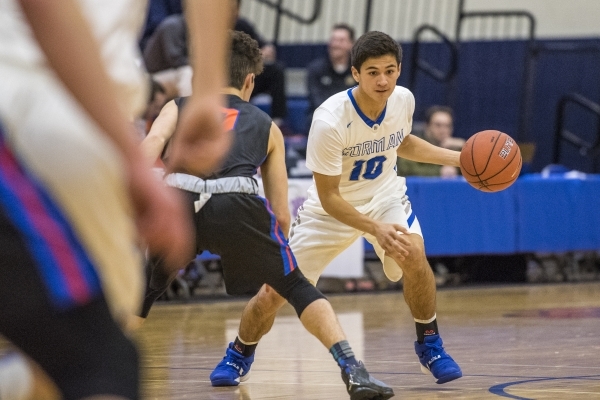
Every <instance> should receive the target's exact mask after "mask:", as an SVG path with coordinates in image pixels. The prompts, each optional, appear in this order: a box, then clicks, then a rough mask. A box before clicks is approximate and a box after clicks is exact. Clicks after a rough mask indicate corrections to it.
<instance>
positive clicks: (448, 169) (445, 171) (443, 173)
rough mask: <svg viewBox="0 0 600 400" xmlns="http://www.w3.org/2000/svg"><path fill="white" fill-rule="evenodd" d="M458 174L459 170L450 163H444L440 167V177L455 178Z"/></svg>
mask: <svg viewBox="0 0 600 400" xmlns="http://www.w3.org/2000/svg"><path fill="white" fill-rule="evenodd" d="M456 176H458V171H457V169H456V167H452V166H450V165H442V168H440V177H442V178H454V177H456Z"/></svg>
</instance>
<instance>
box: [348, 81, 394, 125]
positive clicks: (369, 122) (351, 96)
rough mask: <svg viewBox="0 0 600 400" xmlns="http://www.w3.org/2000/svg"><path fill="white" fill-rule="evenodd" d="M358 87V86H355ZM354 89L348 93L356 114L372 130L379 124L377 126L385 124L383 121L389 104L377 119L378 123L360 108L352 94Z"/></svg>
mask: <svg viewBox="0 0 600 400" xmlns="http://www.w3.org/2000/svg"><path fill="white" fill-rule="evenodd" d="M354 87H356V86H354ZM354 87H352V88H350V89H348V91H347V93H348V97H350V101H351V102H352V105H353V106H354V109H355V110H356V113H357V114H358V116H359V117H360V118H361V119H362V120H363V121H365V124H367V125H368V126H369V128H372V127H373V125H375V124H377V125H381V123H382V122H383V119H384V118H385V110H387V102H386V103H385V107H384V108H383V111H382V112H381V114H379V117H378V118H377V121H373V120H372V119H371V118H369V117H367V116H366V115H365V114H364V113H363V112H362V110H361V109H360V108H359V107H358V103H356V99H355V98H354V95H353V94H352V89H354Z"/></svg>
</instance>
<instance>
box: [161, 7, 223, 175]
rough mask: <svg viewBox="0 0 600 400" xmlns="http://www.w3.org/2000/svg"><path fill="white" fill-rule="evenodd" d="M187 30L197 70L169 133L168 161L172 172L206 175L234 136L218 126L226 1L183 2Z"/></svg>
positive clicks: (220, 157)
mask: <svg viewBox="0 0 600 400" xmlns="http://www.w3.org/2000/svg"><path fill="white" fill-rule="evenodd" d="M185 5H186V7H185V9H186V18H187V26H188V30H189V34H190V38H189V39H190V40H189V43H190V45H191V46H190V60H191V64H192V68H193V69H194V71H195V73H194V76H193V78H192V96H191V97H190V99H189V100H188V102H187V104H186V107H185V110H183V112H182V113H181V118H180V120H179V124H178V128H177V135H175V136H174V137H173V140H172V144H171V146H172V147H171V153H170V156H169V159H170V160H169V167H170V169H171V171H172V172H186V173H190V174H193V175H197V176H206V175H209V174H210V173H212V172H214V170H215V169H216V168H218V166H219V163H220V162H221V160H222V159H223V158H224V157H225V155H226V154H227V152H228V150H229V146H230V145H231V142H232V135H231V132H224V131H223V126H222V123H221V122H222V111H221V108H222V106H223V103H224V102H223V96H222V95H221V93H220V91H221V88H223V87H225V73H226V71H227V70H228V68H227V67H226V64H225V59H226V54H227V53H228V51H229V45H228V36H227V27H228V26H229V24H230V18H231V12H230V2H229V1H214V0H188V1H187V2H186V3H185Z"/></svg>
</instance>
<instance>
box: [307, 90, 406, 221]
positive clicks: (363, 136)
mask: <svg viewBox="0 0 600 400" xmlns="http://www.w3.org/2000/svg"><path fill="white" fill-rule="evenodd" d="M414 109H415V99H414V96H413V94H412V93H411V92H410V91H409V90H408V89H406V88H404V87H401V86H396V88H395V89H394V92H393V93H392V95H391V96H390V97H389V99H388V101H387V104H386V107H385V108H384V110H383V112H382V113H381V115H380V116H379V118H378V119H377V120H376V121H373V120H371V119H369V118H368V117H367V116H366V115H365V114H364V113H363V112H362V111H361V110H360V109H359V107H358V104H357V103H356V100H355V99H354V96H353V94H352V89H348V90H347V91H343V92H340V93H337V94H335V95H333V96H331V97H330V98H329V99H327V100H326V101H325V102H324V103H323V104H322V105H321V106H320V107H319V108H317V110H316V111H315V113H314V116H313V121H312V125H311V129H310V134H309V136H308V147H307V154H306V165H307V167H308V168H309V169H310V170H312V171H313V172H317V173H319V174H323V175H329V176H337V175H341V180H340V184H339V189H340V194H341V195H342V198H344V200H346V201H347V202H349V203H350V204H352V205H353V206H355V207H356V208H357V209H358V210H359V211H361V212H366V211H367V210H368V209H369V208H370V207H369V205H370V204H373V203H376V202H377V201H378V199H381V198H385V197H387V196H389V195H391V194H392V193H397V192H398V190H404V191H405V190H406V184H405V182H406V180H405V179H404V178H398V176H397V173H396V159H397V153H396V151H397V150H398V146H400V144H401V143H402V141H403V140H404V138H405V137H406V135H408V134H410V132H411V128H412V116H413V112H414ZM374 200H375V201H374ZM304 208H306V209H310V210H311V211H313V212H317V213H324V211H323V209H322V207H321V202H320V201H319V197H318V194H317V190H316V188H315V187H314V184H313V185H312V186H311V187H310V189H309V190H308V199H307V201H306V202H305V204H304Z"/></svg>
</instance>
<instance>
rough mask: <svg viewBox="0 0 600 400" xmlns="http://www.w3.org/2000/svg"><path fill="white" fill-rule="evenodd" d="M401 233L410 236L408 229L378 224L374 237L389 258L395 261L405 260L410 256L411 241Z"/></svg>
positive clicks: (394, 225) (396, 225) (400, 226)
mask: <svg viewBox="0 0 600 400" xmlns="http://www.w3.org/2000/svg"><path fill="white" fill-rule="evenodd" d="M400 232H402V233H404V234H410V232H409V231H408V229H406V228H405V227H403V226H402V225H398V224H385V223H381V222H378V223H377V226H376V228H375V232H374V236H375V238H376V239H377V243H379V245H380V246H381V247H382V248H383V250H385V252H386V253H387V255H388V256H390V257H392V258H393V259H395V260H404V258H405V256H407V255H408V247H410V246H411V244H410V241H409V240H408V239H406V238H405V237H404V236H403V235H402V234H400Z"/></svg>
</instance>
